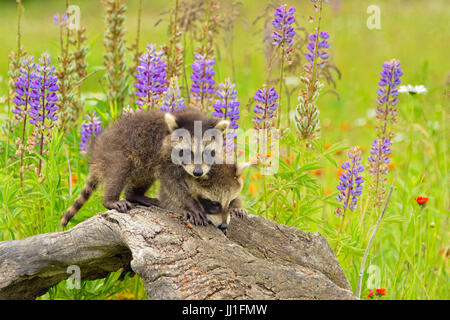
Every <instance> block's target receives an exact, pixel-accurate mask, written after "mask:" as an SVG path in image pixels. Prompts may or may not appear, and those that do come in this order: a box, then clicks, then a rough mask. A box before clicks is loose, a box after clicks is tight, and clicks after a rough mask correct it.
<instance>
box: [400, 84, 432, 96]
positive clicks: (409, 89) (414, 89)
mask: <svg viewBox="0 0 450 320" xmlns="http://www.w3.org/2000/svg"><path fill="white" fill-rule="evenodd" d="M427 91H428V89H427V88H425V86H424V85H418V86H413V85H410V84H408V85H407V86H400V87H398V92H400V93H409V94H422V93H427Z"/></svg>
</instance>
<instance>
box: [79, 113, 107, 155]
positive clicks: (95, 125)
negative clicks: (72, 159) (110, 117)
mask: <svg viewBox="0 0 450 320" xmlns="http://www.w3.org/2000/svg"><path fill="white" fill-rule="evenodd" d="M86 119H87V120H88V121H87V122H83V123H82V124H81V131H80V136H81V142H80V143H79V145H80V150H81V153H83V154H86V153H87V151H88V143H89V139H90V138H91V137H98V136H99V135H100V133H102V132H103V128H102V123H101V121H100V117H98V116H97V114H96V113H95V111H94V112H93V113H91V114H90V115H88V114H87V115H86Z"/></svg>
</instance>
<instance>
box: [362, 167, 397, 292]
mask: <svg viewBox="0 0 450 320" xmlns="http://www.w3.org/2000/svg"><path fill="white" fill-rule="evenodd" d="M396 176H397V173H396V172H395V174H394V180H393V181H392V185H391V189H390V190H389V194H388V196H387V198H386V202H385V203H384V208H383V211H382V212H381V214H380V217H379V218H378V220H377V223H376V224H375V228H374V229H373V231H372V235H371V236H370V239H369V243H368V244H367V247H366V251H365V252H364V257H363V259H362V261H361V268H360V269H359V275H358V282H357V284H356V290H355V295H356V296H357V297H358V298H360V297H361V283H362V278H363V274H364V267H365V264H366V260H367V256H368V255H369V250H370V247H371V246H372V242H373V239H374V238H375V235H376V233H377V231H378V227H379V226H380V223H381V219H383V217H384V214H385V212H386V208H387V206H388V204H389V200H390V199H391V195H392V191H393V190H394V185H395V178H396Z"/></svg>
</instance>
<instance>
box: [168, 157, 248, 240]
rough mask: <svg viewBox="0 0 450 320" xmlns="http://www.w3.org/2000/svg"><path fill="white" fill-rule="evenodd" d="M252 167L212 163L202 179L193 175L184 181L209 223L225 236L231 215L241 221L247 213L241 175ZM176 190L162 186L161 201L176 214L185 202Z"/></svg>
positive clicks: (246, 164)
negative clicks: (242, 193)
mask: <svg viewBox="0 0 450 320" xmlns="http://www.w3.org/2000/svg"><path fill="white" fill-rule="evenodd" d="M249 165H250V163H241V162H237V163H235V164H213V165H212V166H211V169H210V170H209V172H208V173H207V174H205V175H204V176H202V177H201V178H200V179H196V178H194V177H193V176H191V175H186V176H185V178H184V180H185V182H186V185H187V188H188V193H189V195H190V196H191V197H192V198H194V199H195V201H196V202H197V203H198V205H199V206H200V207H201V208H202V209H203V211H204V212H205V213H206V218H207V220H208V222H209V223H211V224H212V225H214V226H216V227H217V228H219V229H221V230H222V231H223V232H224V233H226V230H227V228H228V224H229V223H230V219H231V216H232V215H235V216H238V217H241V218H242V217H243V216H244V215H246V213H247V211H246V210H245V209H244V208H242V201H241V198H240V193H241V190H242V186H243V180H242V177H241V176H242V172H243V171H244V170H245V169H246V168H247V167H248V166H249ZM174 191H175V190H174V189H173V188H170V186H167V185H161V188H160V194H159V199H160V201H161V206H162V207H164V208H166V209H168V210H171V211H175V212H177V211H180V210H182V209H183V201H180V200H181V199H180V198H179V197H178V195H177V194H176V193H175V194H174Z"/></svg>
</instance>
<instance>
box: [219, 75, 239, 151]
mask: <svg viewBox="0 0 450 320" xmlns="http://www.w3.org/2000/svg"><path fill="white" fill-rule="evenodd" d="M216 95H217V97H218V98H219V99H218V100H216V101H215V103H214V104H213V108H214V111H213V112H212V115H213V116H214V117H216V118H218V119H223V120H229V121H230V126H229V128H228V130H227V133H226V139H225V141H224V143H225V144H226V149H227V151H232V150H234V149H235V147H236V145H235V143H234V139H235V138H236V137H237V134H236V129H237V128H239V125H238V124H237V120H239V113H240V112H239V105H240V102H239V101H238V100H237V97H236V96H237V91H236V86H235V84H233V83H232V82H231V80H230V78H227V79H226V80H225V82H224V83H220V84H219V88H218V90H217V92H216Z"/></svg>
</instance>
